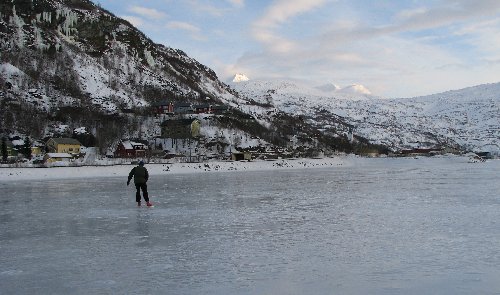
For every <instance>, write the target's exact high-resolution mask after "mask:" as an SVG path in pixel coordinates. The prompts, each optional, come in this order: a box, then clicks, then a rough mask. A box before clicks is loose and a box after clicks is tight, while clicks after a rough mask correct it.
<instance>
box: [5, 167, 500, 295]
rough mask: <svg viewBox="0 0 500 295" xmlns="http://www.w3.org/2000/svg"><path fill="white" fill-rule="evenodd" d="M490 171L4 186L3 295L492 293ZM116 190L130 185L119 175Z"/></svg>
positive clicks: (494, 182) (493, 188)
mask: <svg viewBox="0 0 500 295" xmlns="http://www.w3.org/2000/svg"><path fill="white" fill-rule="evenodd" d="M499 168H500V162H498V161H491V162H487V163H481V164H480V165H475V164H473V165H471V164H468V163H462V162H456V161H453V160H450V159H422V160H406V159H360V160H359V162H358V163H356V165H353V166H352V167H330V168H325V169H316V170H304V171H303V170H282V171H261V172H258V171H254V172H241V173H234V172H232V173H215V174H203V175H200V174H184V175H175V174H173V175H167V176H157V177H152V178H151V180H150V182H151V183H150V185H149V188H150V194H151V197H152V200H153V202H154V203H155V208H147V207H140V208H137V207H136V206H135V202H134V201H135V200H134V191H133V190H130V189H127V187H126V186H124V181H123V180H124V178H103V179H85V180H80V179H72V180H64V181H56V180H50V181H39V182H31V183H30V182H22V181H19V182H9V183H0V189H1V191H2V195H1V197H0V203H1V204H2V206H1V208H0V251H1V253H2V255H1V256H0V284H1V289H2V293H3V292H5V294H35V293H36V294H40V293H43V294H90V293H97V294H103V293H118V294H125V293H126V294H130V293H132V294H142V293H147V294H165V293H171V294H304V293H312V294H330V293H332V291H333V290H334V292H335V293H339V294H346V293H348V294H367V293H370V294H426V293H439V294H470V293H494V292H497V291H498V290H499V289H500V283H498V282H497V278H498V277H500V271H499V270H498V265H499V263H500V252H499V251H498V245H499V244H500V243H499V242H500V235H499V233H498V228H499V227H498V222H497V221H498V220H500V218H499V217H500V210H499V209H500V199H498V191H500V184H499V182H498V176H497V172H498V171H499V170H500V169H499ZM124 177H126V176H124Z"/></svg>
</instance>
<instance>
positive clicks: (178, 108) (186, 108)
mask: <svg viewBox="0 0 500 295" xmlns="http://www.w3.org/2000/svg"><path fill="white" fill-rule="evenodd" d="M174 113H176V114H189V113H193V106H192V105H191V104H190V103H176V104H175V105H174Z"/></svg>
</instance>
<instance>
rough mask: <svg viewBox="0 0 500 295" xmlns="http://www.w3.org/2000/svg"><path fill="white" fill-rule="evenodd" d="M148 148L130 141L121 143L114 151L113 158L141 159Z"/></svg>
mask: <svg viewBox="0 0 500 295" xmlns="http://www.w3.org/2000/svg"><path fill="white" fill-rule="evenodd" d="M147 150H148V146H147V145H145V144H143V143H140V142H133V141H130V140H126V141H121V142H120V143H119V144H118V146H117V147H116V150H115V153H114V154H115V157H117V158H141V157H145V156H146V151H147Z"/></svg>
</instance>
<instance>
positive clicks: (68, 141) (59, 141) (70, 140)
mask: <svg viewBox="0 0 500 295" xmlns="http://www.w3.org/2000/svg"><path fill="white" fill-rule="evenodd" d="M51 139H52V140H53V141H54V142H55V143H56V144H76V145H82V144H81V143H80V142H79V141H78V140H76V139H74V138H65V137H63V138H51ZM49 140H50V139H49Z"/></svg>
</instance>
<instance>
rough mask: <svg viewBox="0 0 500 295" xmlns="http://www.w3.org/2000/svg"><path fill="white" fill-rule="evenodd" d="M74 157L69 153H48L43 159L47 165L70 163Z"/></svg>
mask: <svg viewBox="0 0 500 295" xmlns="http://www.w3.org/2000/svg"><path fill="white" fill-rule="evenodd" d="M72 159H73V156H72V155H70V154H68V153H47V154H45V156H44V157H43V160H44V162H45V163H54V162H70V161H71V160H72Z"/></svg>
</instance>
